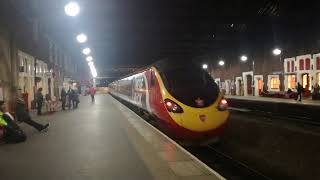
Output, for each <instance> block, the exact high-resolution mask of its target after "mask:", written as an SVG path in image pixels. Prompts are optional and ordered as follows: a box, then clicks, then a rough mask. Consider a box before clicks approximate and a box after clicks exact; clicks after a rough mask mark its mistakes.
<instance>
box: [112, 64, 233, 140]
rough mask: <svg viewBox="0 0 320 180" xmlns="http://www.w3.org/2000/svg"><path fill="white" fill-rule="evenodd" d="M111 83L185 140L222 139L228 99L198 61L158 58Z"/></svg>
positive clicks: (118, 95)
mask: <svg viewBox="0 0 320 180" xmlns="http://www.w3.org/2000/svg"><path fill="white" fill-rule="evenodd" d="M108 87H109V93H110V94H111V95H112V96H114V97H116V98H118V99H120V100H122V101H125V102H126V103H129V104H130V105H133V106H134V107H137V108H139V109H141V110H143V111H144V112H146V113H148V114H149V115H151V116H152V117H154V119H156V122H157V124H159V125H160V127H162V129H164V130H165V132H166V134H167V135H168V136H170V137H171V138H173V139H176V140H179V141H181V142H182V141H183V142H199V143H200V142H210V141H218V140H219V137H221V135H222V134H223V132H224V131H225V129H226V127H227V124H228V119H229V115H230V113H229V111H228V102H227V101H226V99H225V98H224V97H223V94H222V93H221V92H220V90H219V87H218V86H217V84H216V83H215V82H214V80H213V79H212V77H211V76H210V75H209V74H208V73H207V71H205V70H204V69H202V68H201V66H200V65H199V64H197V63H195V62H188V63H186V62H183V61H174V60H169V59H167V60H161V61H157V62H156V63H154V64H152V65H150V66H148V67H146V68H144V69H143V70H141V71H138V72H136V73H133V74H130V75H128V76H125V77H124V78H121V79H119V80H116V81H114V82H112V83H110V84H109V86H108Z"/></svg>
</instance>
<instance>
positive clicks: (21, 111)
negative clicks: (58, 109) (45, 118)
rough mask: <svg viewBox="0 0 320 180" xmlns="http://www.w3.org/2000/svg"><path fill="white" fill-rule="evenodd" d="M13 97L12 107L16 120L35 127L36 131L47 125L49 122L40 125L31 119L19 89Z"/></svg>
mask: <svg viewBox="0 0 320 180" xmlns="http://www.w3.org/2000/svg"><path fill="white" fill-rule="evenodd" d="M13 98H14V100H15V102H14V103H15V106H14V107H15V113H16V118H17V120H18V121H20V122H24V123H26V124H28V125H29V126H32V127H33V128H35V129H37V130H38V131H43V130H45V129H47V128H48V127H49V124H45V125H42V124H39V123H37V122H35V121H33V120H32V119H31V117H30V115H29V113H28V112H27V110H26V104H25V102H24V99H23V98H22V93H21V90H19V89H18V91H17V92H16V93H14V96H13Z"/></svg>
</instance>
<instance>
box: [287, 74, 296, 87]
mask: <svg viewBox="0 0 320 180" xmlns="http://www.w3.org/2000/svg"><path fill="white" fill-rule="evenodd" d="M288 88H289V89H295V88H296V75H288Z"/></svg>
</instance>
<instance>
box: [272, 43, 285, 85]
mask: <svg viewBox="0 0 320 180" xmlns="http://www.w3.org/2000/svg"><path fill="white" fill-rule="evenodd" d="M272 53H273V55H275V56H279V61H280V67H283V64H282V59H281V54H282V51H281V49H279V48H275V49H273V51H272ZM280 76H284V74H283V72H282V70H280ZM283 78H284V77H283ZM279 80H280V78H279ZM281 82H282V83H281ZM283 87H284V84H283V81H280V91H281V90H283V89H284V88H283Z"/></svg>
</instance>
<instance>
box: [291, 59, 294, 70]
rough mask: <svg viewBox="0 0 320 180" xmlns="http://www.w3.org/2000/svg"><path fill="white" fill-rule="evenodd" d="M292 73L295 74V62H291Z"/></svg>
mask: <svg viewBox="0 0 320 180" xmlns="http://www.w3.org/2000/svg"><path fill="white" fill-rule="evenodd" d="M291 72H294V61H291Z"/></svg>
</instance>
